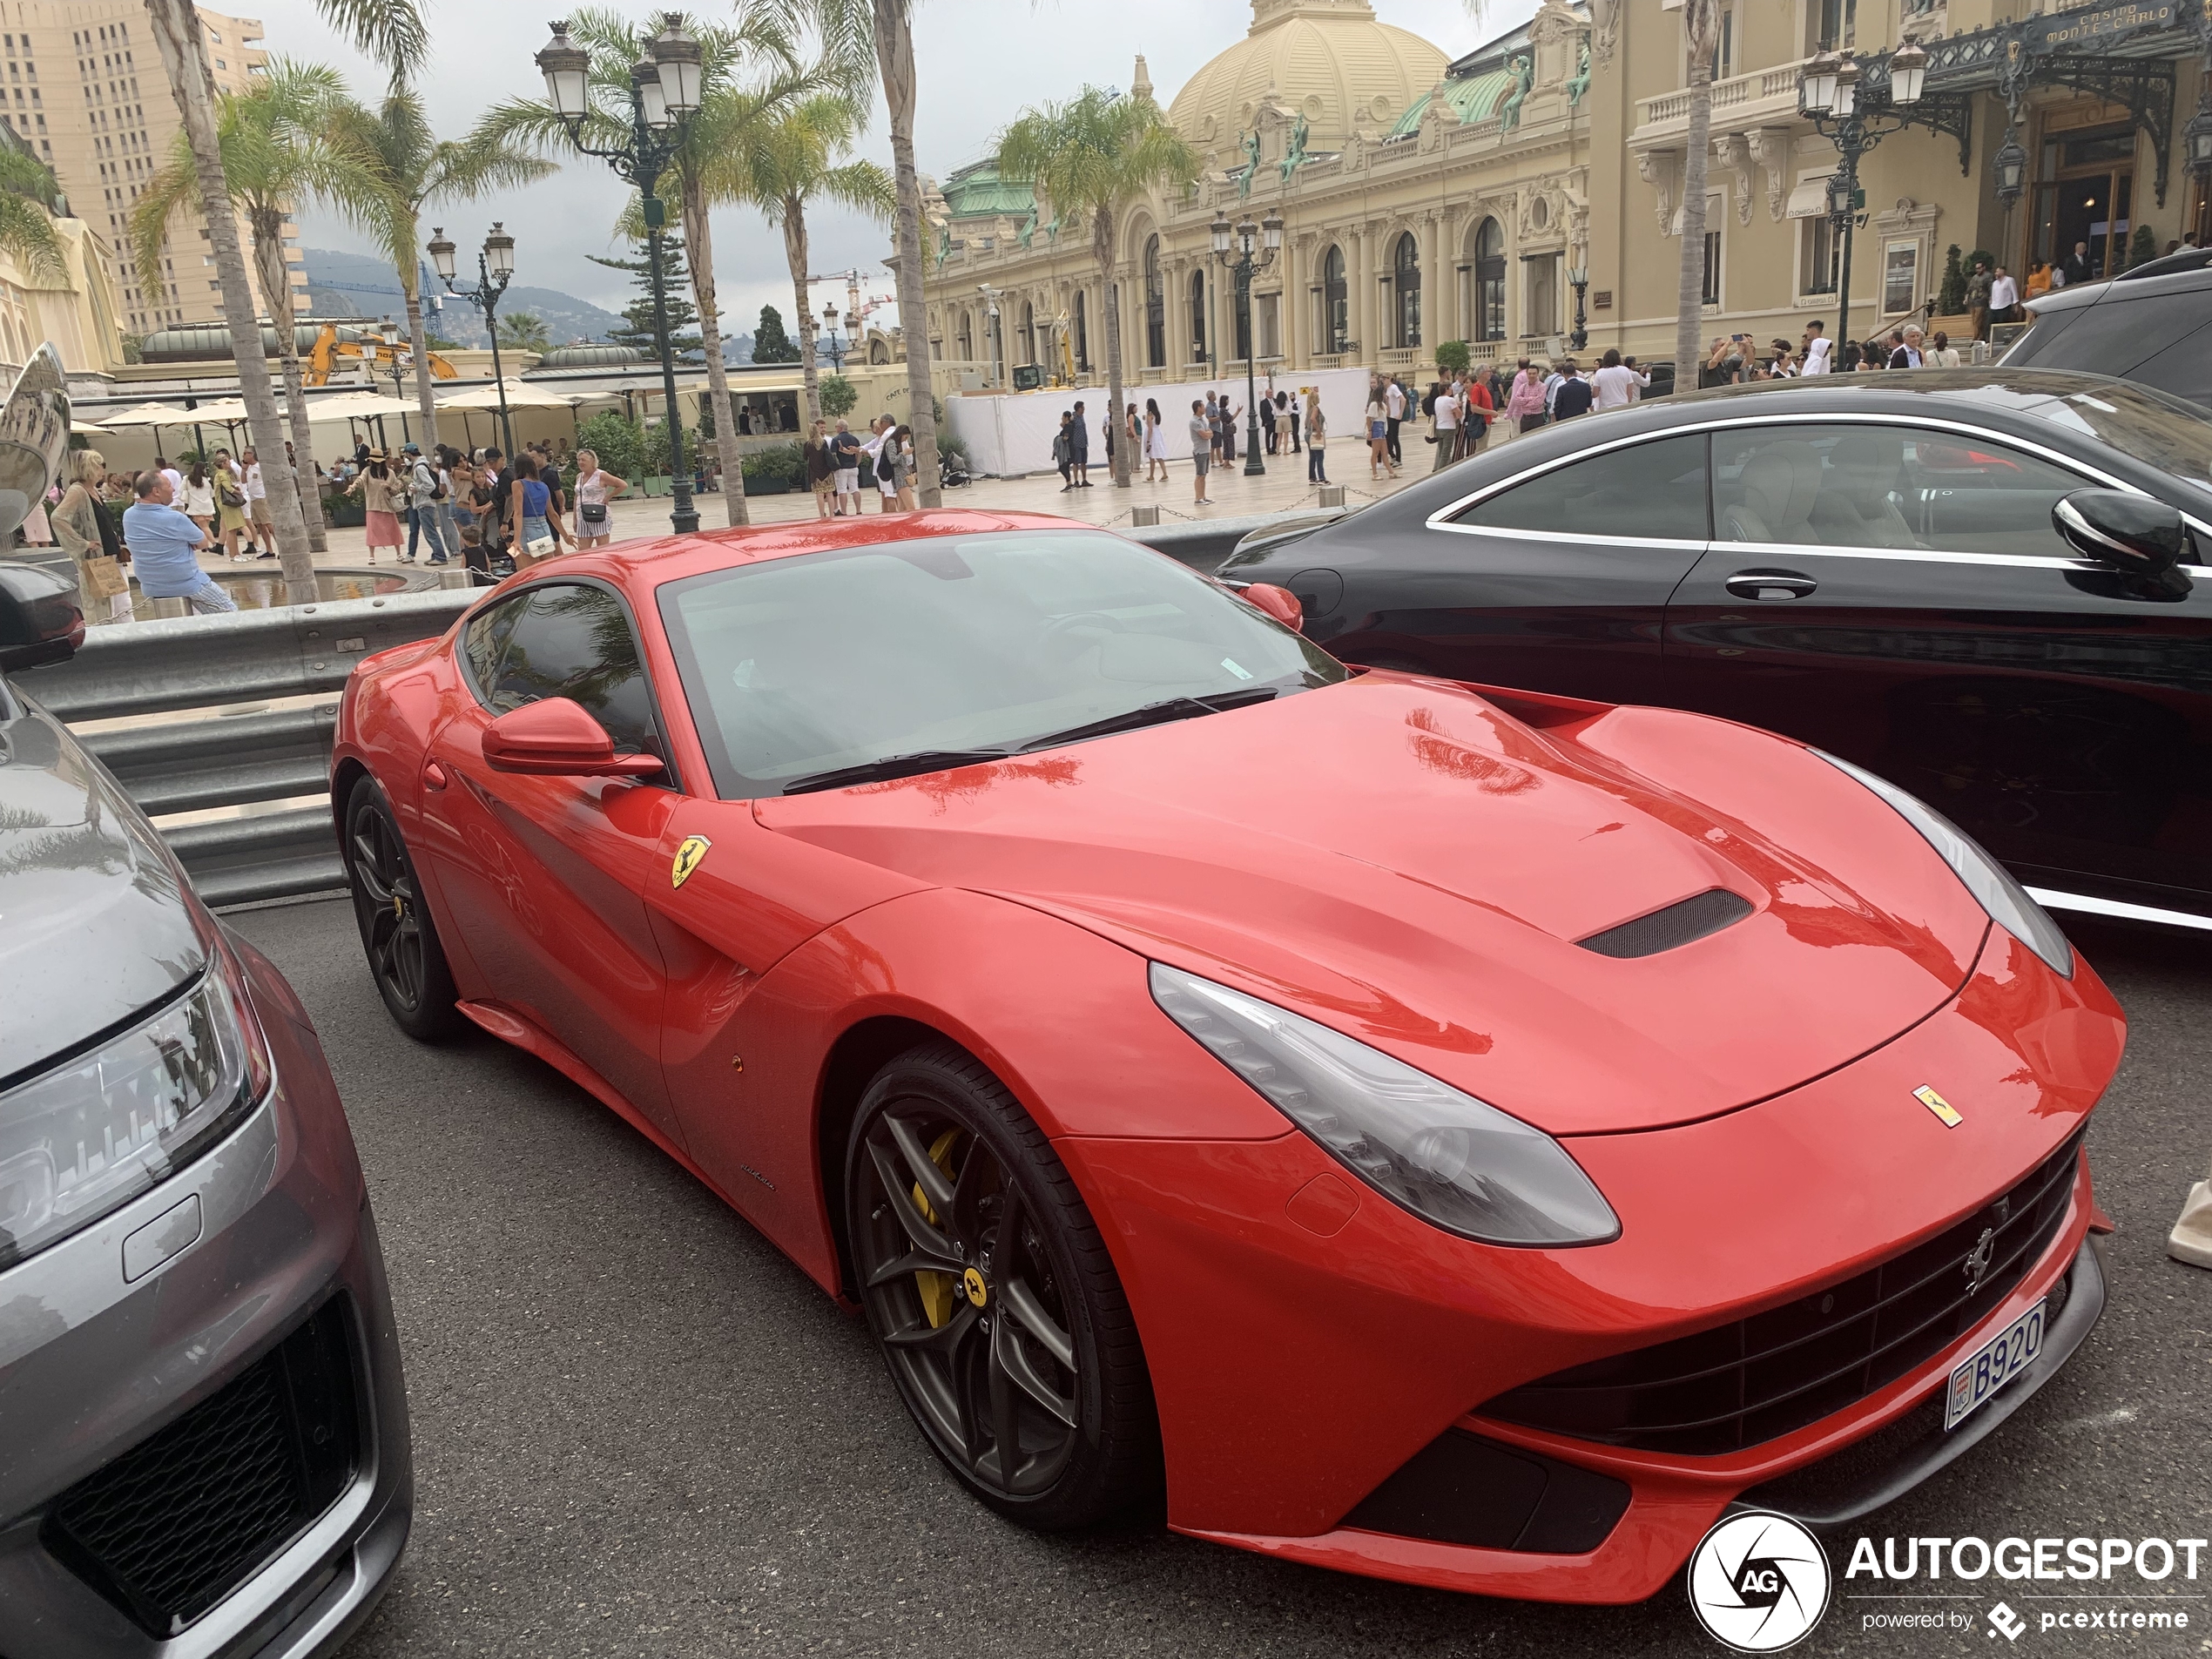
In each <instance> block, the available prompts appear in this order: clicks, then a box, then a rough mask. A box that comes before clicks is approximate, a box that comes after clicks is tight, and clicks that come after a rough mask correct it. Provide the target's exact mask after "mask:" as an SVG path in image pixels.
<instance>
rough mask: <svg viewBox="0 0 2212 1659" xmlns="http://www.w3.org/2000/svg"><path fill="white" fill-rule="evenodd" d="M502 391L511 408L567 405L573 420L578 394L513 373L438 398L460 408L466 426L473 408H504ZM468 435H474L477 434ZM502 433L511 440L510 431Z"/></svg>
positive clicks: (440, 403) (445, 404) (440, 404)
mask: <svg viewBox="0 0 2212 1659" xmlns="http://www.w3.org/2000/svg"><path fill="white" fill-rule="evenodd" d="M502 391H503V392H505V393H506V395H507V399H506V403H505V405H504V407H505V408H507V409H508V410H509V411H510V412H511V411H513V410H515V409H566V410H567V411H568V412H569V415H570V422H571V424H573V422H574V420H575V416H576V406H577V399H576V398H575V397H572V396H569V395H564V394H563V393H560V392H555V391H549V390H548V389H547V388H544V387H543V386H534V385H532V384H531V383H530V382H529V381H523V380H517V379H516V377H515V376H514V375H512V374H509V376H507V378H506V379H505V380H503V381H493V382H492V383H491V384H490V385H489V386H472V387H470V388H469V389H468V390H467V391H465V392H455V393H453V394H452V395H450V396H447V397H442V398H440V399H439V400H438V407H439V408H442V409H458V410H460V411H461V420H462V425H463V426H464V427H465V426H466V425H467V424H468V421H469V413H470V411H472V410H475V409H482V410H486V411H489V412H492V413H496V412H497V411H498V410H499V409H500V408H502V404H501V402H500V394H501V393H502ZM474 435H475V434H474V433H471V434H470V436H472V437H473V436H474ZM505 436H507V437H508V439H509V442H510V443H511V442H512V435H511V434H508V435H505ZM471 447H473V446H471Z"/></svg>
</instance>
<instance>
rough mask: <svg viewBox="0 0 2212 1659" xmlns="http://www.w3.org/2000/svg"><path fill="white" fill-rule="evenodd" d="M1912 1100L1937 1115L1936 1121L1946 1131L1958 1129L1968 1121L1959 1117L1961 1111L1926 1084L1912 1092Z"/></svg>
mask: <svg viewBox="0 0 2212 1659" xmlns="http://www.w3.org/2000/svg"><path fill="white" fill-rule="evenodd" d="M1912 1098H1913V1099H1915V1100H1917V1101H1919V1103H1920V1104H1922V1105H1923V1106H1925V1107H1926V1108H1927V1109H1929V1110H1930V1111H1932V1112H1933V1113H1934V1114H1935V1115H1936V1121H1937V1122H1938V1123H1941V1124H1942V1125H1943V1126H1944V1128H1946V1129H1957V1128H1958V1127H1959V1124H1961V1123H1965V1122H1966V1119H1965V1118H1963V1117H1961V1116H1959V1109H1958V1108H1957V1107H1955V1106H1953V1105H1952V1103H1950V1102H1949V1101H1947V1100H1946V1099H1945V1098H1944V1097H1943V1096H1941V1095H1939V1094H1937V1093H1936V1091H1935V1090H1934V1089H1931V1088H1929V1087H1928V1086H1927V1084H1925V1083H1922V1084H1921V1085H1920V1086H1919V1088H1918V1089H1914V1090H1913V1091H1912Z"/></svg>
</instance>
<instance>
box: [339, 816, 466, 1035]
mask: <svg viewBox="0 0 2212 1659" xmlns="http://www.w3.org/2000/svg"><path fill="white" fill-rule="evenodd" d="M340 850H341V852H342V853H344V854H345V858H346V876H347V885H348V886H349V887H351V888H352V890H353V895H354V921H356V922H357V923H359V924H360V927H361V948H362V950H363V951H364V952H365V953H367V954H368V971H369V975H370V977H371V978H373V979H374V981H376V988H377V991H378V992H379V994H380V995H382V997H383V998H384V1006H385V1008H387V1009H388V1010H389V1012H390V1014H391V1015H392V1020H393V1022H394V1023H395V1024H396V1025H397V1026H398V1027H399V1028H400V1029H401V1030H402V1031H404V1032H406V1033H407V1034H408V1035H409V1036H411V1037H415V1038H416V1039H418V1040H420V1041H422V1042H429V1041H432V1040H434V1039H435V1038H438V1037H442V1036H447V1035H450V1034H451V1033H453V1032H454V1031H455V1030H456V1029H457V1028H459V1026H460V1024H461V1015H460V1014H459V1013H458V1012H457V1011H456V1010H455V1007H454V1002H455V997H456V993H455V990H454V987H453V974H452V973H451V971H450V970H449V969H448V968H447V966H446V954H445V950H444V948H443V947H442V946H441V945H440V944H439V943H438V932H437V927H436V926H435V924H434V923H433V922H432V921H431V920H430V912H429V908H428V906H426V905H425V904H424V903H423V901H422V892H421V885H420V884H419V883H418V882H417V881H416V880H415V863H414V860H412V859H410V858H409V857H408V851H407V843H406V841H405V840H402V839H401V835H400V826H399V825H398V823H397V822H396V821H395V820H394V819H393V817H392V808H391V804H390V802H388V801H387V800H386V799H384V792H383V790H382V789H381V788H379V787H378V786H377V784H376V780H375V779H373V778H363V779H361V780H360V781H358V782H357V783H355V784H354V788H353V792H352V793H351V794H350V795H348V796H347V799H346V834H345V838H344V840H343V841H342V842H341V847H340Z"/></svg>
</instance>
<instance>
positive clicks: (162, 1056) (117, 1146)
mask: <svg viewBox="0 0 2212 1659" xmlns="http://www.w3.org/2000/svg"><path fill="white" fill-rule="evenodd" d="M208 961H209V966H208V969H207V971H206V973H205V974H202V975H201V976H200V979H199V982H198V983H197V984H196V985H194V986H193V987H192V988H191V989H190V990H188V991H186V992H185V994H184V995H181V996H179V997H177V998H175V999H174V1000H173V1001H171V1002H170V1003H169V1004H168V1005H167V1006H166V1007H165V1008H162V1009H161V1011H160V1012H159V1013H158V1014H155V1015H152V1016H151V1017H150V1018H148V1019H146V1020H144V1021H142V1022H139V1023H138V1025H136V1026H133V1027H132V1028H131V1029H129V1030H128V1031H125V1032H123V1033H122V1034H121V1035H117V1036H112V1037H110V1038H108V1039H106V1040H105V1041H104V1042H101V1043H99V1044H98V1046H97V1047H95V1048H94V1049H91V1051H90V1052H89V1053H86V1054H82V1055H78V1056H77V1057H76V1058H75V1059H72V1060H68V1061H65V1062H63V1063H62V1064H60V1065H57V1066H56V1067H54V1068H53V1069H51V1070H50V1071H47V1072H44V1073H43V1074H42V1075H40V1076H37V1077H34V1078H32V1079H31V1080H30V1082H25V1083H22V1084H19V1085H17V1087H16V1088H14V1089H10V1090H8V1092H7V1093H5V1094H0V1267H6V1266H8V1265H10V1264H12V1263H14V1262H17V1261H19V1260H21V1259H22V1258H24V1257H26V1256H28V1255H30V1253H31V1252H32V1251H36V1250H39V1249H43V1248H44V1246H46V1245H48V1244H52V1243H54V1242H55V1241H56V1240H57V1239H59V1238H65V1237H67V1236H68V1235H69V1234H71V1233H73V1232H75V1231H77V1230H78V1229H79V1228H80V1227H85V1226H89V1225H90V1224H91V1223H93V1222H94V1221H97V1220H98V1218H99V1217H102V1216H104V1215H106V1214H107V1213H108V1212H109V1211H111V1210H114V1209H116V1208H118V1206H120V1205H122V1204H127V1203H129V1202H130V1201H131V1200H132V1198H135V1197H138V1195H139V1194H140V1193H142V1192H144V1191H145V1190H146V1189H147V1188H149V1187H151V1186H152V1185H154V1184H156V1183H157V1182H159V1181H163V1180H165V1179H166V1178H167V1177H169V1176H171V1175H172V1174H174V1173H175V1172H176V1170H179V1168H181V1167H182V1166H183V1165H184V1164H185V1163H187V1162H189V1161H190V1160H191V1159H192V1158H193V1157H197V1156H198V1155H199V1153H200V1152H202V1151H204V1150H206V1149H207V1147H209V1146H210V1145H212V1143H214V1141H215V1140H216V1139H217V1138H218V1137H219V1136H221V1135H222V1134H224V1133H225V1132H226V1130H229V1129H230V1128H231V1127H232V1126H233V1124H234V1123H237V1121H238V1120H239V1118H240V1117H242V1116H245V1114H246V1111H247V1110H249V1109H251V1108H252V1107H253V1104H254V1103H255V1102H257V1101H259V1100H260V1097H261V1096H262V1095H263V1094H264V1093H266V1090H267V1089H268V1085H269V1078H270V1069H269V1058H268V1052H267V1050H266V1048H265V1047H264V1046H263V1044H262V1040H261V1034H260V1028H259V1026H258V1025H257V1024H256V1023H255V1022H254V1020H253V1009H252V1007H251V1005H250V1004H248V1003H247V1002H246V995H245V992H244V990H243V988H241V987H240V986H239V984H238V983H237V981H236V978H235V972H234V970H233V968H232V967H231V964H230V960H229V957H228V955H227V954H226V953H225V952H223V951H221V950H219V949H218V950H215V951H212V952H211V953H210V954H209V958H208Z"/></svg>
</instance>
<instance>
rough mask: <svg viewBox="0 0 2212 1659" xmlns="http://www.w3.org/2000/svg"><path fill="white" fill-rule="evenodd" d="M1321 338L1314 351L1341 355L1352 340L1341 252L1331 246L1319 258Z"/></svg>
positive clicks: (1348, 293) (1350, 308) (1350, 316)
mask: <svg viewBox="0 0 2212 1659" xmlns="http://www.w3.org/2000/svg"><path fill="white" fill-rule="evenodd" d="M1320 309H1321V338H1320V340H1319V341H1318V342H1317V343H1316V346H1315V349H1316V350H1318V351H1321V352H1340V351H1342V350H1344V349H1345V347H1346V346H1347V345H1349V344H1350V343H1351V340H1352V294H1351V290H1350V289H1349V288H1348V287H1345V280H1344V250H1343V249H1342V248H1340V247H1338V246H1335V245H1334V244H1333V243H1332V244H1331V246H1330V248H1329V251H1328V252H1327V253H1325V254H1323V255H1322V256H1321V308H1320Z"/></svg>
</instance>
